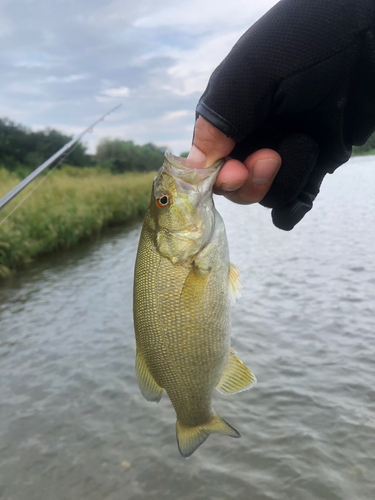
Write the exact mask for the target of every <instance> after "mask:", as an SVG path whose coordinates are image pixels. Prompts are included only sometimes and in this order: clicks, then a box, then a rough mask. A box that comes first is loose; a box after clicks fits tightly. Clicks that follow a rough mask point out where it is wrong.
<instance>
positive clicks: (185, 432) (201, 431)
mask: <svg viewBox="0 0 375 500" xmlns="http://www.w3.org/2000/svg"><path fill="white" fill-rule="evenodd" d="M210 434H225V435H226V436H230V437H234V438H239V437H241V435H240V433H239V432H238V431H236V429H235V428H234V427H232V426H231V425H230V424H228V422H226V421H225V420H224V419H223V418H221V417H219V415H217V414H216V413H214V415H213V417H212V418H211V420H210V421H209V422H206V423H205V424H203V425H197V426H196V427H185V426H184V425H182V424H181V423H180V422H179V421H178V420H177V422H176V435H177V443H178V449H179V451H180V453H181V455H182V456H183V457H184V458H189V457H190V455H192V454H193V453H194V451H195V450H196V449H197V448H198V447H199V446H200V445H201V444H202V443H204V442H205V441H206V439H207V438H208V436H209V435H210Z"/></svg>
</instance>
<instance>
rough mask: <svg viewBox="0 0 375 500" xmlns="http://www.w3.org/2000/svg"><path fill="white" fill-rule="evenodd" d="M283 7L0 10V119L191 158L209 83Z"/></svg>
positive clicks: (50, 3) (126, 5) (249, 2)
mask: <svg viewBox="0 0 375 500" xmlns="http://www.w3.org/2000/svg"><path fill="white" fill-rule="evenodd" d="M275 3H276V0H262V2H260V1H259V0H231V1H230V2H228V1H224V0H183V1H177V0H121V1H119V0H16V1H15V0H0V46H1V51H0V74H1V79H0V117H1V118H4V117H7V118H9V119H11V120H12V121H14V122H16V123H21V124H23V125H26V126H28V127H30V128H32V129H33V130H40V129H44V128H46V127H51V128H56V129H57V130H60V131H61V132H63V133H66V134H68V135H74V134H78V133H80V132H82V131H83V130H84V129H85V128H86V127H87V126H89V125H90V123H92V122H94V121H95V120H96V119H97V118H99V117H100V116H101V115H102V114H104V113H105V112H106V111H108V110H110V109H111V108H113V107H114V106H116V105H117V104H120V103H121V104H122V107H121V108H120V109H119V110H118V111H116V112H115V113H113V114H111V115H110V116H109V117H108V118H107V119H106V120H105V121H104V122H101V123H100V124H99V125H98V126H97V127H95V129H94V131H93V132H92V133H91V134H88V135H86V136H85V138H84V142H86V144H87V146H88V148H89V151H90V152H95V145H96V144H97V142H98V141H99V140H100V139H101V138H103V137H111V138H120V139H124V140H133V141H134V142H135V143H137V144H144V143H147V142H153V143H154V144H156V145H158V146H168V147H169V148H170V149H171V150H172V151H173V152H174V153H175V154H179V153H180V152H181V151H186V150H188V149H189V148H190V144H191V139H192V133H193V128H194V119H195V107H196V105H197V102H198V99H199V97H200V95H201V94H202V92H203V91H204V89H205V87H206V85H207V82H208V79H209V76H210V74H211V73H212V71H213V70H214V69H215V67H216V66H217V65H218V64H219V63H220V62H221V60H222V59H223V58H224V57H225V56H226V55H227V53H228V52H229V51H230V49H231V48H232V46H233V45H234V44H235V42H236V41H237V40H238V38H239V37H240V36H241V35H242V34H243V33H244V32H245V31H246V30H247V29H248V28H249V27H250V26H251V25H252V24H253V23H254V22H255V21H256V20H257V19H258V18H259V17H261V16H262V15H263V14H264V13H265V12H266V11H267V10H268V9H269V8H270V7H272V6H273V5H274V4H275Z"/></svg>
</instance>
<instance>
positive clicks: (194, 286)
mask: <svg viewBox="0 0 375 500" xmlns="http://www.w3.org/2000/svg"><path fill="white" fill-rule="evenodd" d="M209 277H210V273H209V271H207V272H206V273H204V274H203V275H202V274H201V272H200V270H199V269H198V268H196V267H195V266H192V268H191V269H190V272H189V274H188V275H187V278H186V280H185V283H184V286H183V288H182V291H181V295H180V302H182V303H183V302H185V301H186V302H187V303H191V301H194V302H196V303H200V302H202V300H203V297H204V294H205V291H206V287H207V283H208V279H209Z"/></svg>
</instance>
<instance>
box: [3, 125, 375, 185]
mask: <svg viewBox="0 0 375 500" xmlns="http://www.w3.org/2000/svg"><path fill="white" fill-rule="evenodd" d="M71 138H72V137H71V136H68V135H64V134H62V133H61V132H59V131H57V130H54V129H49V128H47V129H46V130H43V131H39V132H33V131H31V130H30V129H28V128H26V127H24V126H23V125H19V124H16V123H14V122H12V121H11V120H9V119H8V118H0V168H1V167H3V168H5V169H7V170H9V171H11V172H15V173H16V174H18V175H20V176H21V177H25V176H26V175H27V174H28V173H29V172H31V171H32V170H33V169H35V168H36V167H38V166H39V165H40V164H41V163H43V162H44V161H45V160H46V159H48V158H49V157H50V156H52V155H53V154H54V153H56V151H58V150H59V149H60V148H61V147H62V146H64V145H65V144H66V143H67V142H69V141H70V140H71ZM165 149H166V148H165V147H158V146H155V145H154V144H151V143H149V144H144V145H143V146H139V145H136V144H134V143H133V141H124V140H121V139H109V138H105V139H102V140H101V141H100V142H99V144H98V146H97V148H96V154H95V155H89V154H88V153H87V148H86V146H85V145H84V144H81V143H79V144H78V145H76V147H75V149H74V150H73V151H72V152H71V153H70V154H69V156H68V159H67V160H66V163H69V164H70V165H74V166H75V167H87V166H100V167H102V168H105V169H108V170H109V171H111V172H113V173H122V172H134V171H138V172H150V171H152V170H158V169H159V167H160V165H161V164H162V162H163V156H164V151H165ZM353 154H355V155H361V154H375V134H373V135H372V136H371V137H370V139H369V140H368V142H367V143H366V144H365V145H364V146H361V147H354V148H353ZM186 155H187V153H186V152H185V153H181V156H186Z"/></svg>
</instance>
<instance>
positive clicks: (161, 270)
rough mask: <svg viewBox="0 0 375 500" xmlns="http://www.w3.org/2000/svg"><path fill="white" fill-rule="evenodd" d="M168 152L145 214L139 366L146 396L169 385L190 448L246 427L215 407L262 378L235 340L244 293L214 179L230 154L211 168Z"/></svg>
mask: <svg viewBox="0 0 375 500" xmlns="http://www.w3.org/2000/svg"><path fill="white" fill-rule="evenodd" d="M184 161H185V160H184V159H182V158H178V157H175V156H173V155H172V154H171V153H169V152H166V154H165V161H164V163H163V166H162V167H161V169H160V170H159V172H158V173H157V175H156V177H155V179H154V183H153V188H152V192H151V201H150V206H149V208H148V211H147V213H146V217H145V220H144V223H143V228H142V233H141V237H140V241H139V247H138V253H137V259H136V265H135V276H134V325H135V334H136V344H137V354H136V372H137V377H138V383H139V387H140V390H141V392H142V394H143V396H144V397H145V398H146V399H147V400H148V401H154V402H159V401H160V398H161V396H162V392H163V390H165V391H166V392H167V394H168V396H169V398H170V400H171V402H172V405H173V407H174V409H175V411H176V415H177V422H176V435H177V442H178V448H179V451H180V453H181V455H182V456H183V457H185V458H188V457H189V456H190V455H191V454H192V453H193V452H194V451H195V450H196V449H197V448H198V446H200V445H201V444H202V443H203V442H204V441H205V440H206V439H207V437H208V436H209V435H210V434H213V433H220V434H226V435H228V436H231V437H240V434H239V433H238V431H236V429H234V428H233V427H232V426H231V425H229V424H228V423H227V422H226V421H225V420H224V419H222V418H221V417H219V416H218V415H217V414H216V413H215V411H214V410H213V408H212V404H211V397H212V391H213V389H214V388H215V387H216V389H217V390H218V391H219V392H221V393H223V394H233V393H236V392H240V391H243V390H245V389H249V388H250V387H251V386H252V385H254V384H255V382H256V379H255V377H254V375H253V374H252V373H251V372H250V370H249V369H248V368H246V366H245V365H244V364H243V363H242V362H241V361H240V360H239V359H238V358H237V357H236V356H235V351H233V350H232V349H231V346H230V300H231V296H235V295H238V293H239V286H240V284H239V275H238V270H237V268H236V267H235V266H234V265H233V264H230V262H229V250H228V243H227V237H226V233H225V227H224V222H223V220H222V218H221V216H220V215H219V213H218V212H217V211H216V209H215V206H214V203H213V199H212V188H213V185H214V182H215V179H216V177H217V175H218V173H219V171H220V168H221V166H222V165H223V163H224V161H223V160H220V161H219V162H217V163H215V165H213V166H212V167H209V168H205V169H202V170H197V169H190V168H187V167H186V166H184Z"/></svg>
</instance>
